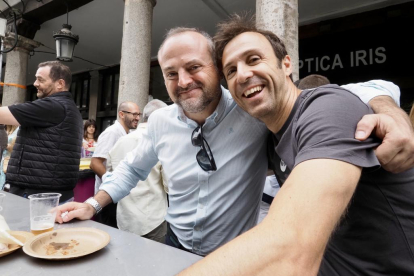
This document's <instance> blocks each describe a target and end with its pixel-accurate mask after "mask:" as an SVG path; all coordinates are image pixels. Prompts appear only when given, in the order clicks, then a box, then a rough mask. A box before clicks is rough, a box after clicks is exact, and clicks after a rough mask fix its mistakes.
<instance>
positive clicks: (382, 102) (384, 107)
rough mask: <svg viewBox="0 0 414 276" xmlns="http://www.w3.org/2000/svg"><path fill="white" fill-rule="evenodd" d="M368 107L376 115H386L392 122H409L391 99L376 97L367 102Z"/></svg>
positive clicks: (403, 112)
mask: <svg viewBox="0 0 414 276" xmlns="http://www.w3.org/2000/svg"><path fill="white" fill-rule="evenodd" d="M369 105H370V107H371V108H372V110H374V112H375V113H376V114H386V115H388V116H391V117H392V118H393V119H394V120H395V119H398V120H404V121H406V122H407V123H408V124H410V120H409V118H408V116H407V114H406V113H405V111H404V110H402V109H401V108H399V107H398V106H397V105H396V104H395V102H394V101H393V99H392V98H390V97H388V96H378V97H375V98H373V99H372V100H371V101H369Z"/></svg>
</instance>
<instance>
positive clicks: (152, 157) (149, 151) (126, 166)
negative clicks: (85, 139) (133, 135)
mask: <svg viewBox="0 0 414 276" xmlns="http://www.w3.org/2000/svg"><path fill="white" fill-rule="evenodd" d="M99 143H100V141H99ZM157 162H158V156H157V154H156V153H155V151H154V147H153V141H152V137H151V128H150V123H148V133H146V134H143V135H142V138H140V139H139V141H138V145H137V147H135V149H134V150H133V151H131V152H129V153H128V154H127V156H126V158H124V159H123V160H122V161H121V162H120V163H119V165H118V166H117V167H116V169H115V170H114V171H113V172H112V173H106V174H105V175H104V176H103V177H102V180H103V182H102V185H101V186H100V188H99V190H104V191H105V192H107V193H108V194H109V195H110V197H111V199H112V201H113V202H114V203H117V202H118V201H119V200H121V199H122V198H124V197H125V196H127V195H128V194H129V192H130V191H131V190H132V189H133V188H135V187H136V185H137V183H138V181H143V180H145V179H147V177H148V174H149V173H150V171H151V169H152V167H154V166H155V164H157Z"/></svg>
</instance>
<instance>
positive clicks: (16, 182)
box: [0, 61, 83, 202]
mask: <svg viewBox="0 0 414 276" xmlns="http://www.w3.org/2000/svg"><path fill="white" fill-rule="evenodd" d="M71 83H72V73H71V72H70V69H69V67H67V66H66V65H63V64H62V63H60V62H58V61H48V62H43V63H40V64H39V66H38V70H37V72H36V81H35V82H34V86H35V87H36V88H37V97H38V98H39V99H38V100H36V101H33V102H29V103H23V104H17V105H11V106H8V107H7V106H6V107H1V108H0V124H9V125H20V130H19V132H18V134H17V139H16V143H15V145H14V148H13V152H12V155H11V158H10V161H9V165H8V168H7V175H6V179H7V180H6V181H7V183H9V184H10V192H11V193H13V194H16V195H20V196H23V197H27V196H28V195H31V194H36V193H43V192H59V193H61V194H62V197H61V198H60V201H61V202H65V201H68V200H70V199H71V198H72V197H73V188H74V187H75V185H76V182H77V179H78V174H79V162H80V157H81V145H82V134H83V123H82V117H81V115H80V113H79V110H78V109H77V107H76V104H75V102H74V101H73V99H72V94H71V93H70V92H69V91H68V90H69V87H70V85H71Z"/></svg>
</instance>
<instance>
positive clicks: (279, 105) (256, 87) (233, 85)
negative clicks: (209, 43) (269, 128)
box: [222, 32, 292, 125]
mask: <svg viewBox="0 0 414 276" xmlns="http://www.w3.org/2000/svg"><path fill="white" fill-rule="evenodd" d="M222 64H223V74H224V76H225V78H226V80H227V84H228V87H229V90H230V92H231V94H232V96H233V98H234V100H235V101H236V103H237V104H238V105H239V106H240V107H241V108H243V109H244V110H245V111H247V112H248V113H249V114H250V115H252V116H253V117H255V118H258V119H260V120H262V121H263V122H265V123H266V125H267V124H268V122H270V121H272V120H273V121H274V120H275V116H277V115H278V112H280V110H282V109H283V107H284V106H285V104H286V99H287V97H289V95H288V93H287V91H288V90H289V80H290V79H289V75H290V74H291V72H292V70H291V64H290V58H289V56H286V57H285V58H284V59H283V60H282V61H280V60H278V59H277V57H276V55H275V53H274V50H273V48H272V46H271V44H270V42H269V41H268V40H267V39H266V37H264V36H263V35H262V34H259V33H255V32H245V33H242V34H240V35H238V36H236V37H235V38H233V39H232V40H230V42H229V43H228V44H227V45H226V46H225V48H224V51H223V58H222Z"/></svg>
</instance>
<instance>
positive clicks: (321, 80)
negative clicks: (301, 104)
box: [295, 74, 331, 90]
mask: <svg viewBox="0 0 414 276" xmlns="http://www.w3.org/2000/svg"><path fill="white" fill-rule="evenodd" d="M330 83H331V82H330V81H329V79H328V78H327V77H325V76H322V75H317V74H312V75H309V76H306V77H304V78H303V79H300V80H299V81H297V82H295V85H296V86H297V88H299V89H302V90H304V89H310V88H315V87H319V86H322V85H325V84H330Z"/></svg>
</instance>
